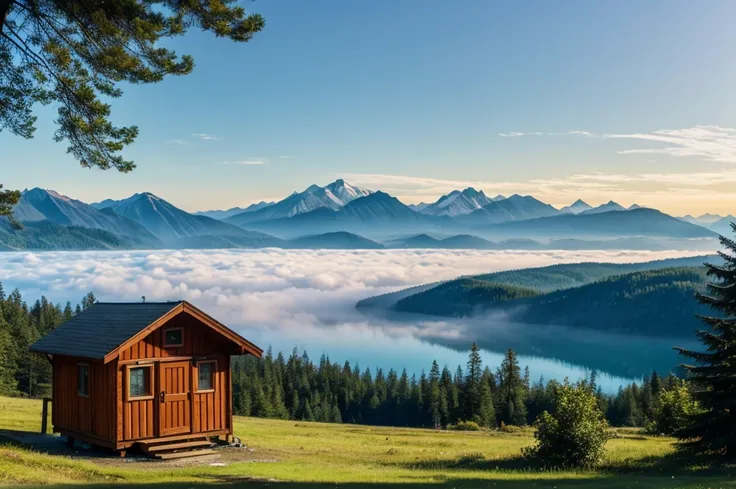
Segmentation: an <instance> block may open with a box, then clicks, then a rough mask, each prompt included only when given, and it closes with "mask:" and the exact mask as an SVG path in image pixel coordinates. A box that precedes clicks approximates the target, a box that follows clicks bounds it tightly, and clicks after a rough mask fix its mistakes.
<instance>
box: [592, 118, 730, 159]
mask: <svg viewBox="0 0 736 489" xmlns="http://www.w3.org/2000/svg"><path fill="white" fill-rule="evenodd" d="M603 137H604V138H610V139H635V140H639V141H651V142H654V143H664V144H665V146H664V147H660V148H632V149H625V150H622V151H619V153H620V154H664V155H669V156H675V157H685V156H692V157H700V158H703V159H704V160H706V161H716V162H722V163H736V129H733V128H728V127H720V126H695V127H691V128H688V129H659V130H656V131H652V132H649V133H632V134H604V135H603Z"/></svg>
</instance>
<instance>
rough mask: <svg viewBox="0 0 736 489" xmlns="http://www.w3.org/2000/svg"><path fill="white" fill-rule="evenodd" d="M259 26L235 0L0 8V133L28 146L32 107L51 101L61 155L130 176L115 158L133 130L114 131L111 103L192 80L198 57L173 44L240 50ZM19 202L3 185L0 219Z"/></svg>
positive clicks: (42, 2)
mask: <svg viewBox="0 0 736 489" xmlns="http://www.w3.org/2000/svg"><path fill="white" fill-rule="evenodd" d="M264 26H265V20H264V19H263V17H261V16H260V15H259V14H247V13H246V11H245V8H243V6H242V5H240V4H238V3H237V2H234V1H233V0H208V1H205V2H200V1H192V2H189V1H185V2H180V1H174V2H172V1H160V0H127V1H125V2H121V1H89V0H64V1H60V0H1V1H0V94H2V95H1V96H0V132H2V131H3V130H7V131H9V132H10V133H11V134H15V135H18V136H20V137H23V138H26V139H30V138H32V137H33V135H34V133H35V130H36V119H37V117H36V116H35V115H34V109H35V108H36V107H37V106H38V105H46V104H49V103H52V104H53V105H54V106H56V107H57V109H58V113H57V116H56V117H55V122H56V123H57V124H58V127H57V130H56V132H55V134H54V139H55V140H56V141H66V142H67V143H68V144H69V146H68V148H67V153H70V154H71V155H72V156H73V157H74V158H76V159H77V160H78V161H79V162H80V164H81V165H82V166H84V167H87V168H100V169H103V170H106V169H109V168H116V169H118V170H120V171H122V172H127V171H130V170H132V169H133V168H134V167H135V164H134V163H133V162H132V161H128V160H125V159H124V158H123V156H122V155H121V152H122V151H123V150H124V148H125V147H126V146H127V145H129V144H132V143H133V142H134V141H135V139H136V137H137V135H138V128H137V127H135V126H116V125H115V124H114V122H113V120H112V118H111V117H110V114H111V107H110V104H109V100H110V99H112V98H118V97H120V96H122V93H123V92H122V86H125V85H128V84H133V85H139V84H149V83H157V82H160V81H162V80H163V79H164V78H166V77H169V76H182V75H188V74H189V73H191V72H192V70H193V69H194V59H193V58H192V57H191V56H189V55H180V54H179V53H176V52H175V51H173V50H172V49H170V48H168V47H167V45H168V44H169V42H168V40H170V39H171V38H174V37H178V36H182V35H184V34H185V33H186V32H187V31H188V30H190V29H197V30H202V31H208V32H210V33H212V34H214V35H215V36H217V37H218V38H227V39H230V40H232V41H234V42H241V43H242V42H247V41H248V40H250V39H251V38H252V37H253V35H255V34H256V33H257V32H259V31H260V30H261V29H263V27H264ZM224 59H226V58H223V60H224ZM44 113H45V111H44ZM18 198H19V194H18V192H8V191H3V190H2V186H1V185H0V215H7V214H9V213H10V210H11V208H12V206H13V204H15V203H16V202H17V201H18Z"/></svg>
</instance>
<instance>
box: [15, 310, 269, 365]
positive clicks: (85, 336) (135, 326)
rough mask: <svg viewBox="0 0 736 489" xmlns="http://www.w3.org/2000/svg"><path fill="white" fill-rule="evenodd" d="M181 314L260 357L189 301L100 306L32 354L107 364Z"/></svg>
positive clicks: (45, 339)
mask: <svg viewBox="0 0 736 489" xmlns="http://www.w3.org/2000/svg"><path fill="white" fill-rule="evenodd" d="M180 312H188V313H190V314H193V315H194V316H195V317H197V319H199V320H200V321H202V322H203V323H205V325H207V326H209V327H211V328H213V329H215V330H216V331H218V332H219V333H220V334H222V335H223V336H226V337H228V339H230V340H231V341H233V342H234V343H236V344H238V345H239V346H240V347H241V348H242V349H243V352H247V353H251V354H253V355H256V356H259V357H260V356H261V353H262V350H261V349H260V348H258V347H257V346H255V345H254V344H252V343H251V342H249V341H248V340H246V339H245V338H243V337H242V336H240V335H238V334H237V333H235V332H234V331H232V330H230V329H229V328H227V327H226V326H224V325H222V324H221V323H219V322H218V321H216V320H215V319H213V318H211V317H210V316H208V315H207V314H205V313H204V312H202V311H200V310H199V309H197V308H196V307H194V306H193V305H191V304H189V303H188V302H186V301H176V302H128V303H126V302H97V303H95V304H93V305H91V306H90V307H88V308H87V309H85V310H84V311H82V312H80V313H79V314H76V315H75V316H74V317H73V318H72V319H70V320H69V321H67V322H66V323H64V324H62V325H61V326H59V327H57V328H56V329H54V330H53V331H51V332H50V333H49V334H47V335H46V336H44V337H43V338H41V339H40V340H38V341H37V342H35V343H34V344H33V345H31V347H30V348H29V350H30V351H33V352H38V353H48V354H51V355H68V356H74V357H84V358H90V359H96V360H104V361H105V362H108V361H109V360H110V359H111V358H112V357H115V356H117V355H116V353H117V352H118V350H120V349H121V347H123V346H127V345H126V344H127V343H130V342H131V341H133V340H134V339H136V340H137V339H138V338H136V337H137V336H139V335H141V334H144V333H145V334H148V333H149V332H150V331H153V330H154V329H156V327H157V326H160V325H162V324H164V322H165V321H166V320H167V318H169V317H173V316H174V315H176V314H178V313H180Z"/></svg>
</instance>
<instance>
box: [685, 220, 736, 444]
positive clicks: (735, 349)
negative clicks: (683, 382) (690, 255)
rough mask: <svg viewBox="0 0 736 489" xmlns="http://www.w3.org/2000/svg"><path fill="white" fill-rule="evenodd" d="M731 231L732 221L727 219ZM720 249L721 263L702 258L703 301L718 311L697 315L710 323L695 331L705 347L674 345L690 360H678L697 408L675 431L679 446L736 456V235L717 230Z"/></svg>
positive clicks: (735, 229) (701, 296) (733, 226)
mask: <svg viewBox="0 0 736 489" xmlns="http://www.w3.org/2000/svg"><path fill="white" fill-rule="evenodd" d="M731 227H732V228H733V231H734V234H736V224H734V223H732V224H731ZM721 245H722V246H723V247H724V248H725V251H720V252H719V254H720V255H721V257H722V258H723V260H724V263H723V264H722V265H713V264H706V265H705V267H706V274H707V276H708V277H709V278H710V281H709V282H708V285H707V289H706V292H705V293H703V294H698V299H699V300H700V302H702V303H703V304H706V305H709V306H711V307H712V308H713V309H715V310H716V311H717V312H718V314H717V315H716V316H709V317H701V319H702V320H703V322H704V323H705V324H706V325H708V326H710V328H709V329H708V330H701V331H698V332H697V336H698V338H699V339H700V341H701V343H703V345H704V346H705V347H706V350H707V351H705V352H701V351H693V350H687V349H685V348H677V350H678V351H679V352H680V353H681V354H682V355H684V356H685V357H687V358H690V359H691V360H694V363H695V364H694V365H684V367H685V369H686V370H687V372H688V373H689V375H690V381H691V383H692V385H693V386H694V387H695V392H694V397H695V399H696V400H697V401H698V402H699V403H700V405H701V407H702V408H703V411H702V413H696V414H693V415H692V416H691V423H692V424H691V425H690V426H689V427H687V428H685V429H683V430H680V431H679V432H678V433H677V435H678V436H679V437H680V438H681V439H682V440H683V445H682V446H683V447H684V448H686V449H689V450H692V451H694V452H699V453H702V452H719V453H725V454H726V455H727V456H729V457H736V387H735V386H736V382H734V378H735V377H736V241H734V240H733V239H729V238H727V237H725V236H721Z"/></svg>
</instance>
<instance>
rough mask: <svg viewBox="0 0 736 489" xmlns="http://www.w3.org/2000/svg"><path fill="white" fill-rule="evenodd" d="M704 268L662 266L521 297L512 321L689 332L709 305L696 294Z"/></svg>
mask: <svg viewBox="0 0 736 489" xmlns="http://www.w3.org/2000/svg"><path fill="white" fill-rule="evenodd" d="M704 286H705V271H704V269H702V268H694V267H689V268H666V269H662V270H649V271H646V272H636V273H630V274H626V275H619V276H615V277H609V278H606V279H603V280H601V281H598V282H595V283H592V284H589V285H585V286H583V287H577V288H573V289H567V290H560V291H556V292H552V293H549V294H546V295H543V296H539V297H537V298H535V299H532V300H530V301H522V302H525V304H524V305H525V306H526V307H525V308H521V309H519V312H518V313H515V314H513V315H512V317H511V319H512V320H513V321H518V322H522V323H529V324H557V325H565V326H574V327H580V328H585V329H591V330H598V331H612V332H617V333H632V334H643V335H649V336H652V335H653V336H662V335H663V336H691V335H693V334H694V331H695V330H696V329H698V328H702V323H701V321H700V320H699V319H698V318H697V315H698V314H709V313H711V311H710V309H709V308H708V307H707V306H704V305H702V304H700V302H698V301H697V299H696V298H695V293H696V291H701V292H702V291H703V289H704Z"/></svg>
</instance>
